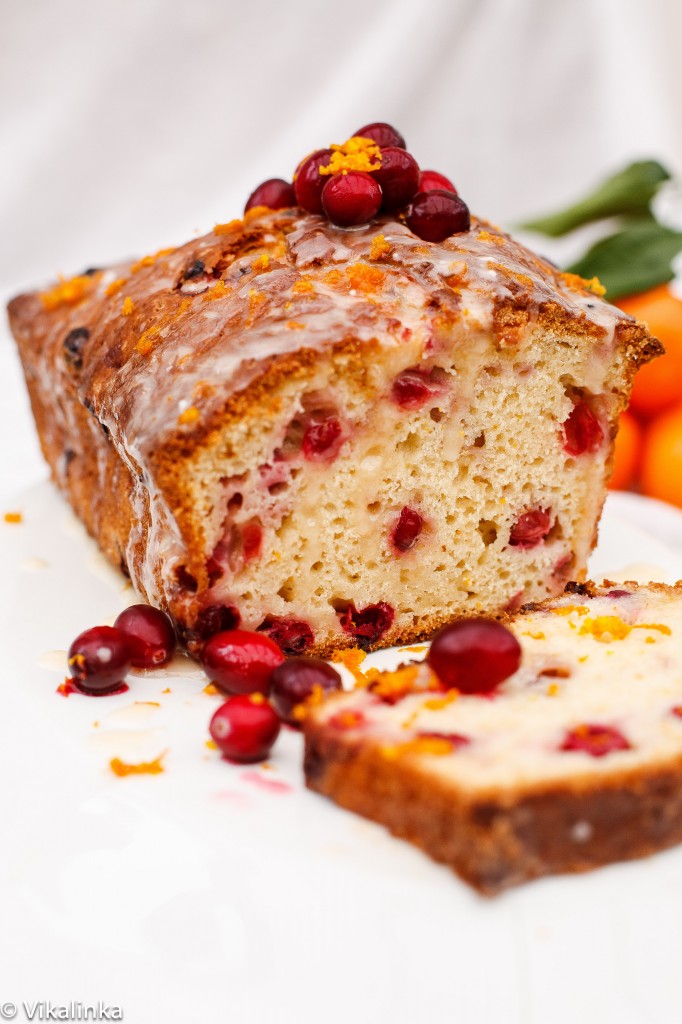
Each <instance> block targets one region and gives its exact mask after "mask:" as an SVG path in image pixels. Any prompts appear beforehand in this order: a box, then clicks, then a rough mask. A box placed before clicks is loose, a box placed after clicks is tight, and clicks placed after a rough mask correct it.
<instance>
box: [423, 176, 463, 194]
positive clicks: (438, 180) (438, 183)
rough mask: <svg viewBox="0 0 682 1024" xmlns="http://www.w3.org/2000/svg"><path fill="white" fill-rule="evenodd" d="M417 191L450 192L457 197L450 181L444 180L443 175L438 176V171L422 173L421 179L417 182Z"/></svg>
mask: <svg viewBox="0 0 682 1024" xmlns="http://www.w3.org/2000/svg"><path fill="white" fill-rule="evenodd" d="M419 191H420V192H452V194H453V195H455V196H456V195H457V189H456V188H455V186H454V185H453V184H452V182H451V181H450V179H449V178H446V177H445V175H444V174H440V173H439V172H438V171H422V174H421V178H420V180H419Z"/></svg>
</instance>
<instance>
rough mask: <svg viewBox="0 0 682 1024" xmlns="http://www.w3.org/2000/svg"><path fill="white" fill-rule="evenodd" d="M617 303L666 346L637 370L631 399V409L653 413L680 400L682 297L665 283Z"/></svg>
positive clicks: (645, 413) (681, 376)
mask: <svg viewBox="0 0 682 1024" xmlns="http://www.w3.org/2000/svg"><path fill="white" fill-rule="evenodd" d="M618 305H619V306H620V308H621V309H622V310H623V311H624V312H625V313H629V314H630V316H634V317H635V319H636V320H643V321H644V322H645V323H646V325H647V327H648V328H649V330H650V331H651V333H652V334H653V335H654V337H655V338H658V339H659V341H661V342H662V343H663V346H664V348H665V355H663V356H659V357H658V358H657V359H654V360H653V361H652V362H650V363H647V364H646V366H643V367H642V369H641V370H639V372H638V373H637V376H636V377H635V386H634V388H633V390H632V397H631V398H630V407H631V409H632V410H633V411H634V412H636V413H638V414H639V415H641V416H646V417H649V416H655V415H656V414H657V413H659V412H660V411H661V410H662V409H667V408H669V407H670V406H672V405H675V404H676V403H677V402H680V401H682V299H678V298H676V296H675V295H673V293H672V292H671V291H670V288H669V287H668V285H665V284H664V285H659V287H658V288H651V289H650V290H649V291H648V292H640V294H639V295H630V296H628V297H627V298H623V299H619V300H618Z"/></svg>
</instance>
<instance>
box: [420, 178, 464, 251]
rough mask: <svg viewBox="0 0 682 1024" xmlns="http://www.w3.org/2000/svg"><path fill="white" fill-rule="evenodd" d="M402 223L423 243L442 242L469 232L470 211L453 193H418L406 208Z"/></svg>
mask: <svg viewBox="0 0 682 1024" xmlns="http://www.w3.org/2000/svg"><path fill="white" fill-rule="evenodd" d="M405 223H406V224H407V226H408V228H409V229H410V231H412V232H413V233H414V234H415V235H417V236H418V237H419V238H423V239H424V241H425V242H443V241H444V240H445V239H446V238H449V237H450V235H454V234H456V233H458V232H461V231H468V230H469V226H470V218H469V207H468V206H467V205H466V203H464V202H462V200H461V199H460V198H459V196H455V195H453V194H452V192H444V191H442V190H439V189H436V190H434V191H433V192H418V193H417V195H416V196H415V197H414V199H413V200H412V202H411V203H410V205H409V206H408V208H407V213H406V215H405Z"/></svg>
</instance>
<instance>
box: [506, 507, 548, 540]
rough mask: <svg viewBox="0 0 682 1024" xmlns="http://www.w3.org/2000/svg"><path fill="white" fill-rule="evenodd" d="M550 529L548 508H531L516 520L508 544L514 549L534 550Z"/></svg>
mask: <svg viewBox="0 0 682 1024" xmlns="http://www.w3.org/2000/svg"><path fill="white" fill-rule="evenodd" d="M551 528H552V520H551V517H550V514H549V509H548V508H533V509H530V510H529V511H528V512H524V513H523V514H522V515H520V516H519V518H518V519H517V520H516V522H515V523H514V525H513V526H512V528H511V533H510V534H509V543H510V544H511V546H512V547H515V548H534V547H537V545H538V544H541V543H542V541H543V540H544V539H545V537H546V536H547V534H548V533H549V531H550V530H551Z"/></svg>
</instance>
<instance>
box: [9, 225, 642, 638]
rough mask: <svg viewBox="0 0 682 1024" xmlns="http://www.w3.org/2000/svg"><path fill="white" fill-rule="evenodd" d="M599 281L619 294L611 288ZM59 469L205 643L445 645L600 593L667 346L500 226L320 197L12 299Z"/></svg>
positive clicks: (113, 545)
mask: <svg viewBox="0 0 682 1024" xmlns="http://www.w3.org/2000/svg"><path fill="white" fill-rule="evenodd" d="M595 287H596V286H595ZM10 321H11V326H12V329H13V332H14V334H15V336H16V339H17V341H18V344H19V349H20V353H21V358H22V361H23V365H24V370H25V374H26V380H27V383H28V388H29V391H30V395H31V401H32V405H33V411H34V415H35V419H36V423H37V426H38V431H39V434H40V439H41V443H42V447H43V451H44V453H45V456H46V458H47V460H48V462H49V463H50V466H51V469H52V473H53V477H54V479H55V480H56V482H57V483H58V485H59V486H60V487H61V489H62V490H63V491H64V492H65V493H66V494H67V496H68V497H69V499H70V501H71V503H72V505H73V507H74V509H75V510H76V512H77V514H78V515H79V516H80V517H81V518H82V519H83V521H84V522H85V524H86V526H87V528H88V530H89V531H90V533H91V534H92V535H93V536H94V537H95V538H96V539H97V540H98V542H99V544H100V545H101V547H102V549H103V551H104V552H105V553H106V555H107V556H108V557H109V558H110V559H111V561H112V562H114V563H115V564H116V565H120V566H121V568H122V569H123V570H124V571H125V572H127V573H128V574H129V575H130V577H131V579H132V581H133V583H134V585H135V587H136V588H137V590H138V591H139V592H140V593H141V594H142V595H144V596H145V597H146V598H147V599H148V600H149V601H150V602H151V603H152V604H156V605H159V606H160V607H162V608H164V609H167V610H168V611H170V612H171V614H172V615H173V616H174V618H175V620H176V623H177V624H178V626H179V628H180V631H181V634H182V636H183V637H184V639H185V640H186V642H187V643H188V644H189V646H190V649H192V648H193V647H196V645H197V644H198V643H199V642H200V641H201V640H202V639H205V638H206V637H207V636H208V635H210V634H211V633H214V632H216V631H218V630H219V629H225V628H229V627H230V626H233V625H235V624H236V623H238V622H240V621H241V623H242V624H243V625H244V626H245V627H247V628H251V629H260V630H266V631H268V632H269V633H270V634H271V635H272V636H273V637H274V639H276V640H277V641H278V642H279V643H280V644H281V645H282V647H283V649H284V650H285V651H287V652H289V653H301V652H303V651H307V652H309V653H312V652H316V653H318V654H324V653H329V652H330V651H332V650H334V649H336V648H341V647H344V646H349V645H354V644H358V643H359V644H361V645H364V646H365V647H368V648H369V647H374V646H384V645H388V644H391V643H396V642H400V641H410V640H415V639H418V638H421V637H424V636H426V635H428V634H430V633H431V632H433V630H434V629H435V628H436V627H438V626H439V625H441V624H442V623H444V622H446V621H448V620H450V619H451V618H452V617H453V616H459V615H462V614H467V613H472V612H473V613H476V612H481V611H483V612H486V613H497V612H499V611H500V610H502V609H504V608H505V607H513V606H518V605H519V604H520V603H521V602H522V601H528V600H538V599H541V598H543V597H545V596H547V595H552V594H556V593H558V592H560V591H561V589H562V588H563V586H564V584H565V582H566V580H567V579H581V578H583V576H584V570H585V564H586V560H587V557H588V554H589V553H590V551H591V549H592V546H593V544H594V541H595V535H596V526H597V521H598V519H599V514H600V510H601V507H602V502H603V499H604V494H605V481H606V479H607V477H608V475H609V469H610V465H611V457H612V447H613V438H614V436H615V433H616V430H617V422H618V414H619V412H620V411H621V410H622V409H623V408H624V406H625V405H626V403H627V400H628V395H629V391H630V386H631V382H632V377H633V374H634V372H635V370H636V368H637V366H638V365H639V364H640V363H641V362H643V361H645V360H647V359H648V358H651V356H652V355H655V354H656V353H657V352H658V351H659V350H660V346H659V345H658V343H657V342H656V341H655V340H654V339H652V338H651V337H650V336H649V335H648V333H647V331H646V330H645V328H644V326H643V325H642V324H637V323H635V322H634V321H633V320H632V319H630V318H629V317H628V316H626V315H625V314H623V313H621V312H620V311H619V310H617V309H615V308H613V307H612V306H609V305H607V304H606V303H605V302H604V301H602V299H601V298H599V296H598V295H596V294H593V291H592V290H590V286H586V284H585V282H582V281H581V280H580V279H578V278H576V277H574V276H571V275H567V274H562V273H560V272H559V271H558V270H556V269H555V268H554V267H553V266H551V265H550V264H548V263H547V262H545V261H543V260H541V259H538V258H537V257H536V256H534V255H533V254H532V253H530V252H529V251H528V250H526V249H525V248H523V247H522V246H521V245H519V244H518V243H516V242H514V241H513V240H512V239H510V238H509V237H508V236H507V235H505V234H503V233H502V232H500V231H498V230H497V229H494V228H492V227H490V226H489V225H488V224H485V223H483V222H479V221H476V220H473V221H472V224H471V228H470V230H468V231H463V232H460V233H457V234H454V235H452V236H451V237H450V238H448V239H446V240H445V241H443V242H440V243H438V244H436V243H432V242H428V241H424V240H423V239H421V238H419V237H417V236H416V235H415V234H413V233H412V232H411V231H410V230H409V228H408V227H407V226H406V225H405V223H403V222H402V221H401V220H400V219H398V218H395V217H393V216H391V215H382V216H379V217H378V218H375V219H374V220H373V221H372V222H371V224H370V225H368V226H365V227H361V228H359V229H354V230H343V229H341V228H337V227H334V226H332V224H331V223H330V222H329V221H328V220H326V219H325V218H323V217H321V216H315V215H310V214H305V213H303V212H302V211H301V210H299V209H297V208H294V209H289V210H280V211H277V212H273V211H268V210H264V209H263V208H262V207H259V208H256V209H254V210H251V211H249V213H247V214H246V216H245V218H244V220H243V221H236V222H231V223H230V224H227V225H218V226H217V227H216V228H215V229H214V231H212V232H211V233H210V234H208V235H206V236H205V237H203V238H198V239H195V240H193V241H191V242H189V243H188V244H187V245H185V246H183V247H181V248H178V249H175V250H172V251H163V252H160V253H157V254H156V255H155V256H152V257H146V258H144V259H142V260H140V261H139V262H138V263H135V264H132V265H129V264H126V265H123V266H117V267H115V268H113V269H108V270H94V271H89V272H88V273H86V274H83V275H81V276H79V277H77V278H74V279H71V280H70V281H62V282H61V283H59V284H57V285H56V286H54V287H53V288H51V289H49V290H48V291H46V292H43V293H38V292H35V293H32V294H26V295H23V296H20V297H18V298H16V299H15V300H14V301H13V302H12V303H11V304H10Z"/></svg>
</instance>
